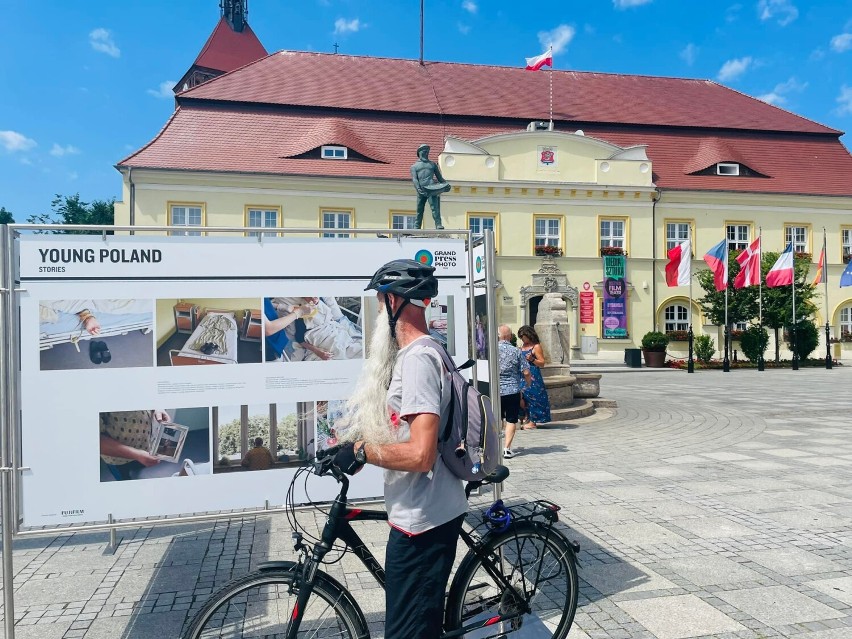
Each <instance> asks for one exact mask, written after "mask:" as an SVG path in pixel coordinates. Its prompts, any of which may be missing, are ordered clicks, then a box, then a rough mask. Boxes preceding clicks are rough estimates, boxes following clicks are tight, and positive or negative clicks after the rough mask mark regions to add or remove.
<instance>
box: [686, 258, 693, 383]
mask: <svg viewBox="0 0 852 639" xmlns="http://www.w3.org/2000/svg"><path fill="white" fill-rule="evenodd" d="M688 259H689V334H688V335H689V337H688V339H689V360H687V362H686V372H687V373H694V372H695V360H694V359H693V357H692V354H693V353H692V349H693V346H694V339H695V335H694V334H693V332H692V245H691V244H690V247H689V257H688Z"/></svg>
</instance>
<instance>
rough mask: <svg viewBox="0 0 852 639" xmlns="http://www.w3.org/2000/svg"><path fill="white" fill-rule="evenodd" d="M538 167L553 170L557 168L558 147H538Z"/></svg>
mask: <svg viewBox="0 0 852 639" xmlns="http://www.w3.org/2000/svg"><path fill="white" fill-rule="evenodd" d="M538 166H539V168H541V167H546V168H553V167H555V166H556V147H555V146H540V147H538Z"/></svg>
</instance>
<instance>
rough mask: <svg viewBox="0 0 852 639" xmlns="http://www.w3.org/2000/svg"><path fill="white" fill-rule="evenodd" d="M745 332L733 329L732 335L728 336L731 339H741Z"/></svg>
mask: <svg viewBox="0 0 852 639" xmlns="http://www.w3.org/2000/svg"><path fill="white" fill-rule="evenodd" d="M743 332H744V331H741V330H739V329H736V328H732V329H731V332H730V334H729V335H728V336H729V337H730V338H731V339H740V338H741V337H742V336H743Z"/></svg>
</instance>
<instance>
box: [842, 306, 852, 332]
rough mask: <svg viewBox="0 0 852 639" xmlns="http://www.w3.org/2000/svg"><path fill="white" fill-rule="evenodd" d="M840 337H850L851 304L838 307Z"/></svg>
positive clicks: (851, 329) (851, 330)
mask: <svg viewBox="0 0 852 639" xmlns="http://www.w3.org/2000/svg"><path fill="white" fill-rule="evenodd" d="M840 337H841V338H847V339H852V305H850V306H844V307H843V308H841V309H840Z"/></svg>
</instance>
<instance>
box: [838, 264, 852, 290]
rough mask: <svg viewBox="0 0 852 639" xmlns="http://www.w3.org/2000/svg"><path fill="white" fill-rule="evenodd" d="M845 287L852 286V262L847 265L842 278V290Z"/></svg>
mask: <svg viewBox="0 0 852 639" xmlns="http://www.w3.org/2000/svg"><path fill="white" fill-rule="evenodd" d="M844 286H852V260H849V263H848V264H847V265H846V269H845V270H844V271H843V274H842V275H841V276H840V288H843V287H844Z"/></svg>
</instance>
